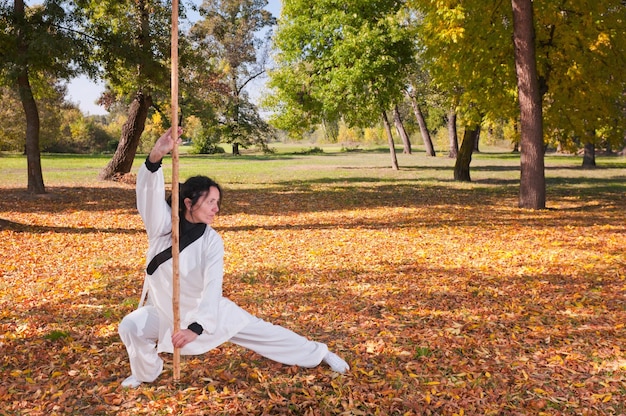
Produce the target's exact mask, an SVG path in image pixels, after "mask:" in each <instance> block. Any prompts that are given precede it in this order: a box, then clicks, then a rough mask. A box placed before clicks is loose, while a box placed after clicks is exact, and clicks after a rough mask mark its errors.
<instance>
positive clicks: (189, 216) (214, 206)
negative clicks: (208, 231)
mask: <svg viewBox="0 0 626 416" xmlns="http://www.w3.org/2000/svg"><path fill="white" fill-rule="evenodd" d="M219 201H220V191H219V190H218V189H217V188H216V187H215V186H212V187H210V188H209V191H208V192H206V193H205V194H203V195H202V196H201V197H200V198H198V201H197V202H196V204H195V205H193V206H192V205H191V199H189V198H185V207H186V208H187V211H186V212H185V219H186V220H187V221H189V222H191V223H201V222H202V223H205V224H207V225H211V223H212V222H213V218H214V217H215V215H216V214H217V213H218V211H219V210H220V208H219Z"/></svg>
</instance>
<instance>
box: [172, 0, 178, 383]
mask: <svg viewBox="0 0 626 416" xmlns="http://www.w3.org/2000/svg"><path fill="white" fill-rule="evenodd" d="M171 47H172V55H171V58H172V71H171V72H172V81H171V85H172V139H173V140H174V148H173V149H172V285H173V286H172V309H173V312H174V333H176V332H178V331H180V274H179V254H180V232H179V228H178V224H179V221H180V219H179V217H178V206H179V192H178V191H179V189H178V0H172V45H171ZM173 366H174V382H175V383H176V382H178V380H180V348H178V347H174V357H173Z"/></svg>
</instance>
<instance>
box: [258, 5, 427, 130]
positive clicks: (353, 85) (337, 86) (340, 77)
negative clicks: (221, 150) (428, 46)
mask: <svg viewBox="0 0 626 416" xmlns="http://www.w3.org/2000/svg"><path fill="white" fill-rule="evenodd" d="M402 15H403V9H402V2H398V1H393V0H369V1H366V2H364V1H350V2H339V3H338V2H335V1H332V0H324V1H319V2H315V3H314V4H311V2H307V1H303V0H293V1H286V2H285V3H284V4H283V11H282V16H281V20H280V22H279V28H278V32H277V34H276V37H275V45H276V47H277V49H278V50H279V52H278V54H277V57H276V61H277V65H278V67H277V69H275V70H274V71H272V72H271V73H270V77H271V79H270V82H269V86H270V87H271V88H274V90H275V91H276V95H275V97H274V98H273V99H268V100H267V101H266V102H265V104H266V105H268V106H270V107H271V108H272V110H274V112H275V113H276V114H278V115H277V116H276V117H275V118H273V119H272V122H273V123H276V124H275V125H277V126H280V127H282V128H287V129H289V130H292V131H302V130H304V129H305V128H306V127H308V126H310V125H311V123H316V122H320V121H321V120H330V121H334V120H338V119H339V118H344V119H345V120H346V122H348V123H349V124H351V125H359V126H369V125H371V124H372V121H373V120H376V119H378V118H379V116H380V113H381V111H383V110H386V109H388V108H389V107H390V106H391V105H392V104H395V103H397V102H398V101H400V97H401V94H402V91H403V87H404V84H405V79H406V75H407V73H408V67H409V65H410V64H411V63H412V62H413V59H414V53H415V50H414V42H413V33H412V31H411V30H410V28H408V27H407V26H406V25H404V24H403V21H402V19H401V17H402ZM290 113H292V114H291V115H290Z"/></svg>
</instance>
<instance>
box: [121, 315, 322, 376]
mask: <svg viewBox="0 0 626 416" xmlns="http://www.w3.org/2000/svg"><path fill="white" fill-rule="evenodd" d="M118 331H119V334H120V338H122V342H124V345H125V346H126V351H127V352H128V359H129V361H130V371H131V373H132V375H134V376H135V377H136V378H137V379H138V380H139V381H143V382H147V383H149V382H152V381H154V380H156V378H157V377H158V376H159V375H160V374H161V372H162V371H163V360H162V359H161V357H159V354H157V350H156V343H157V339H158V335H159V315H158V312H157V310H156V308H155V307H154V306H150V305H146V306H144V307H142V308H139V309H137V310H135V311H133V312H131V313H130V314H128V315H126V316H125V317H124V319H122V322H121V323H120V325H119V329H118ZM229 341H230V342H232V343H234V344H237V345H240V346H242V347H244V348H248V349H250V350H252V351H254V352H256V353H257V354H260V355H262V356H263V357H266V358H269V359H271V360H274V361H277V362H279V363H282V364H286V365H298V366H300V367H309V368H310V367H315V366H317V365H319V364H320V363H321V362H322V360H323V359H324V356H326V353H327V352H328V347H327V346H326V344H322V343H320V342H315V341H310V340H308V339H307V338H305V337H303V336H301V335H298V334H296V333H295V332H293V331H291V330H289V329H286V328H284V327H282V326H278V325H273V324H271V323H269V322H265V321H263V320H262V319H259V318H255V319H253V321H252V322H250V324H248V325H247V326H246V327H244V328H243V329H242V330H241V331H239V332H238V333H237V334H236V335H235V336H233V337H232V338H231V339H230V340H229Z"/></svg>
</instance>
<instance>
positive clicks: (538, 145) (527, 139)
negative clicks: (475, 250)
mask: <svg viewBox="0 0 626 416" xmlns="http://www.w3.org/2000/svg"><path fill="white" fill-rule="evenodd" d="M511 4H512V6H513V26H514V30H513V33H514V35H513V40H514V43H515V67H516V71H517V80H518V81H517V82H518V91H519V93H518V94H519V106H520V128H521V142H520V146H521V148H522V153H521V157H520V168H521V178H520V193H519V206H520V208H530V209H544V208H545V207H546V182H545V173H544V159H543V154H544V150H543V118H542V110H541V92H540V91H539V77H538V75H537V66H536V65H537V64H536V58H535V31H534V27H533V25H534V20H533V3H532V0H511Z"/></svg>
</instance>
